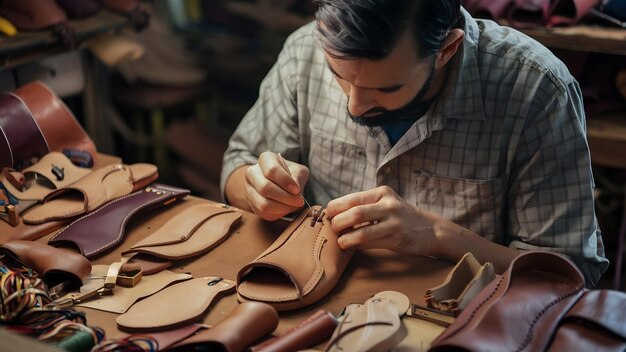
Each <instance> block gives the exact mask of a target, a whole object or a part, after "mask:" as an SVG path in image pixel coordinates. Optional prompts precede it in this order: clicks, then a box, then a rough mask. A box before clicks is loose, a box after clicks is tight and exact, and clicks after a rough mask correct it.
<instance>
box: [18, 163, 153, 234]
mask: <svg viewBox="0 0 626 352" xmlns="http://www.w3.org/2000/svg"><path fill="white" fill-rule="evenodd" d="M157 177H158V173H157V167H156V166H154V165H152V164H143V163H138V164H132V165H123V164H111V165H107V166H104V167H102V168H100V169H98V170H95V171H93V172H92V173H90V174H89V175H87V176H85V177H83V178H81V179H80V180H78V181H76V182H74V183H72V184H70V185H68V186H66V187H64V188H61V189H58V190H56V191H54V192H52V193H50V194H48V195H47V196H46V197H45V198H44V200H43V204H41V205H39V206H37V207H34V208H33V209H31V211H30V212H28V213H26V214H25V215H24V222H25V223H27V224H40V223H43V222H46V221H51V220H59V219H68V218H73V217H76V216H78V215H82V214H85V213H89V212H92V211H94V210H96V209H98V208H99V207H101V206H102V205H104V204H105V203H107V202H109V201H112V200H114V199H117V198H119V197H122V196H125V195H127V194H129V193H131V192H133V191H135V190H137V189H139V188H142V187H144V186H146V185H147V184H149V183H151V182H153V181H154V180H156V179H157Z"/></svg>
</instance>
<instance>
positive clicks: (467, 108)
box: [432, 8, 485, 128]
mask: <svg viewBox="0 0 626 352" xmlns="http://www.w3.org/2000/svg"><path fill="white" fill-rule="evenodd" d="M461 11H462V13H463V16H464V17H465V37H464V39H463V43H462V45H461V46H460V47H459V50H458V51H457V54H456V55H455V56H454V58H452V60H451V61H450V63H449V65H450V71H449V72H448V79H447V82H446V83H445V85H444V88H443V89H442V91H441V93H440V94H439V99H437V101H436V102H435V103H434V104H433V105H434V106H433V107H432V115H433V116H436V119H437V120H439V121H433V122H434V125H435V126H437V125H441V126H442V127H443V126H445V119H447V118H451V119H464V120H484V119H485V115H484V107H483V95H482V87H481V83H480V72H479V65H478V57H477V55H478V40H479V34H480V33H479V28H478V23H477V22H476V20H475V19H474V18H472V17H471V16H470V14H469V13H468V12H467V11H465V9H463V8H461ZM435 126H433V127H435ZM435 128H436V127H435Z"/></svg>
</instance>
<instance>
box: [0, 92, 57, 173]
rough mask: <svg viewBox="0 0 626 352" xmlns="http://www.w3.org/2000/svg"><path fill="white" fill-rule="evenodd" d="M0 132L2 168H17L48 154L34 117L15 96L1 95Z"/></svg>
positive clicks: (45, 143)
mask: <svg viewBox="0 0 626 352" xmlns="http://www.w3.org/2000/svg"><path fill="white" fill-rule="evenodd" d="M0 130H2V138H0V152H2V154H0V163H1V164H0V166H3V167H4V166H9V167H11V166H16V165H17V164H19V163H21V162H23V161H25V160H29V159H30V158H33V157H37V158H40V157H42V156H44V155H46V154H47V153H48V150H49V149H48V144H47V142H46V140H45V138H44V136H43V134H42V133H41V130H40V129H39V126H38V125H37V123H36V122H35V119H34V118H33V115H32V114H31V112H30V111H29V110H28V107H27V106H26V104H24V102H23V101H22V100H21V99H20V98H19V97H18V96H16V95H15V94H12V93H8V94H0ZM5 153H6V154H5Z"/></svg>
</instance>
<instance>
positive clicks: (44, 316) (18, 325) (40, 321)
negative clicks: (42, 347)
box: [0, 257, 104, 352]
mask: <svg viewBox="0 0 626 352" xmlns="http://www.w3.org/2000/svg"><path fill="white" fill-rule="evenodd" d="M0 259H2V260H0V275H2V276H1V277H0V323H2V325H4V326H5V327H6V328H7V329H8V330H12V331H15V332H18V333H22V334H26V335H31V336H35V337H37V338H38V339H39V340H42V341H46V342H49V343H53V344H56V345H57V346H58V347H61V348H63V349H64V350H66V351H70V352H79V351H89V350H91V349H92V347H93V346H95V345H97V344H98V343H99V342H100V341H102V340H103V339H104V331H103V330H102V329H99V328H91V327H89V326H87V325H85V324H86V322H87V321H86V318H85V314H84V313H82V312H77V311H75V310H73V309H70V308H66V309H56V308H55V306H54V301H53V300H52V298H51V297H50V295H49V294H48V292H47V288H46V285H45V284H44V282H43V281H42V280H41V279H40V278H39V277H38V275H37V273H35V272H33V271H32V270H31V269H29V268H25V267H24V266H23V265H19V264H16V265H8V264H7V262H6V261H5V260H4V259H5V258H2V257H0Z"/></svg>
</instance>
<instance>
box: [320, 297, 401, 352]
mask: <svg viewBox="0 0 626 352" xmlns="http://www.w3.org/2000/svg"><path fill="white" fill-rule="evenodd" d="M409 306H410V303H409V298H408V297H407V296H405V295H404V294H402V293H400V292H396V291H383V292H379V293H377V294H375V295H374V296H373V297H371V298H369V299H368V300H367V301H366V302H365V304H350V305H348V306H346V308H345V310H344V312H343V314H342V315H341V316H340V317H339V325H338V326H337V328H336V329H335V332H334V333H333V336H332V337H331V338H330V341H329V342H328V345H327V346H326V348H325V350H324V351H330V352H338V351H352V352H366V351H367V352H374V351H389V350H390V349H392V348H393V347H395V346H396V345H398V343H400V341H402V340H403V339H404V338H405V337H406V335H407V333H408V332H407V329H406V326H405V325H404V323H403V322H402V317H403V316H404V315H405V314H406V312H407V310H408V309H409Z"/></svg>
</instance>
